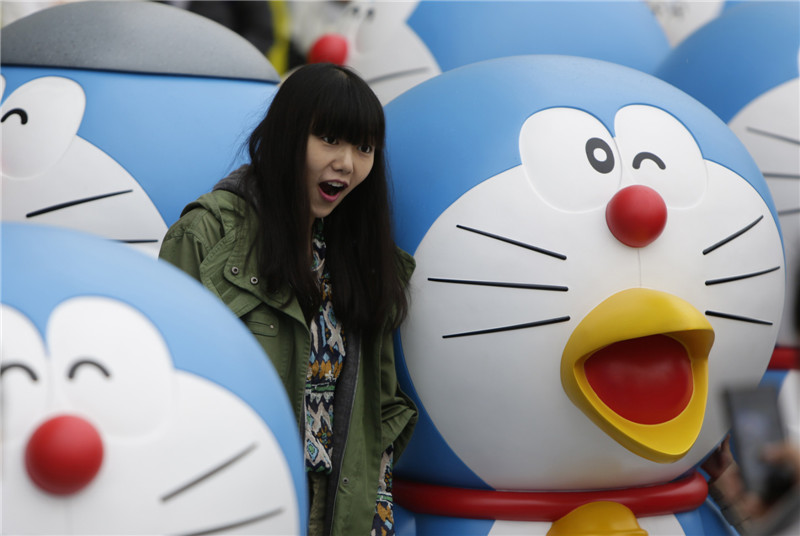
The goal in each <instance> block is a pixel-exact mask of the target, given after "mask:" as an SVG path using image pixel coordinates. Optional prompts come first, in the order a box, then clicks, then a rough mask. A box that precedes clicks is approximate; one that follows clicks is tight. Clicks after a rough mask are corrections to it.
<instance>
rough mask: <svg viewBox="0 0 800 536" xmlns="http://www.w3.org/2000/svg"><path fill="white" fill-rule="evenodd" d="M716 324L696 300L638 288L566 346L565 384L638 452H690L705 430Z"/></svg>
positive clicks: (666, 459)
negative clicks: (710, 354)
mask: <svg viewBox="0 0 800 536" xmlns="http://www.w3.org/2000/svg"><path fill="white" fill-rule="evenodd" d="M713 342H714V330H713V329H712V327H711V324H709V322H708V320H707V319H706V318H705V316H704V315H703V314H702V313H701V312H700V311H698V310H697V309H695V308H694V307H693V306H692V305H690V304H689V303H688V302H686V301H684V300H682V299H681V298H678V297H677V296H674V295H672V294H668V293H665V292H661V291H657V290H651V289H644V288H635V289H629V290H624V291H622V292H619V293H617V294H615V295H613V296H611V297H610V298H608V299H606V300H605V301H603V302H602V303H600V304H599V305H598V306H597V307H595V308H594V309H592V311H590V312H589V314H587V315H586V317H585V318H584V319H583V320H582V321H581V322H580V324H578V326H577V327H576V328H575V330H574V331H573V332H572V335H571V336H570V338H569V340H568V341H567V344H566V346H565V348H564V352H563V354H562V359H561V383H562V386H563V388H564V391H565V392H566V393H567V396H569V398H570V400H572V402H573V404H575V405H576V406H577V407H578V408H579V409H581V411H583V412H584V413H585V414H586V415H587V416H588V417H589V418H590V419H591V420H592V421H593V422H594V423H595V424H596V425H597V426H599V427H600V428H601V429H602V430H603V431H605V432H606V433H607V434H608V435H609V436H611V437H612V438H613V439H614V440H616V441H617V442H618V443H620V444H621V445H622V446H624V447H625V448H627V449H628V450H630V451H631V452H633V453H635V454H637V455H639V456H641V457H643V458H647V459H649V460H652V461H654V462H658V463H671V462H674V461H676V460H679V459H680V458H682V457H683V456H684V455H685V454H686V453H687V452H688V451H689V449H690V448H691V447H692V445H693V444H694V442H695V441H696V439H697V437H698V435H699V434H700V428H701V427H702V425H703V418H704V415H705V408H706V400H707V397H708V354H709V352H710V351H711V346H712V345H713Z"/></svg>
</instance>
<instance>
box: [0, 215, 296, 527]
mask: <svg viewBox="0 0 800 536" xmlns="http://www.w3.org/2000/svg"><path fill="white" fill-rule="evenodd" d="M2 273H3V278H2V288H1V290H2V303H0V309H2V315H1V316H0V318H1V319H2V333H3V338H2V369H1V371H2V389H3V408H2V411H3V415H2V417H3V438H2V441H3V445H2V446H3V448H2V454H3V460H2V462H3V512H2V515H3V528H4V529H5V530H8V531H9V533H15V534H121V533H137V534H189V533H191V534H195V533H205V532H206V531H209V532H220V533H224V532H227V531H228V530H233V529H234V528H235V527H240V526H241V527H245V528H246V529H247V530H250V531H256V532H258V533H260V534H305V512H306V500H307V499H306V492H305V474H304V470H303V461H302V451H301V446H300V443H299V434H298V432H297V425H296V421H295V419H294V416H293V413H292V410H291V408H290V406H289V402H288V399H287V397H286V394H285V392H284V390H283V386H282V383H281V381H280V379H279V377H278V375H277V374H276V372H275V371H274V369H273V368H272V365H271V363H270V361H269V359H268V357H267V356H266V355H264V353H263V350H261V347H260V346H259V345H258V343H257V342H256V341H255V340H254V339H253V338H252V336H251V335H250V333H249V332H248V331H247V329H246V328H245V327H244V326H243V325H242V324H241V322H239V321H238V320H237V319H236V318H235V316H233V315H232V314H231V313H230V311H228V310H227V308H226V307H225V306H224V305H222V303H221V302H219V300H216V299H215V298H214V297H213V296H211V295H210V294H209V293H208V292H206V291H205V290H204V289H203V288H202V286H200V285H199V283H197V282H196V281H194V280H193V279H191V278H189V277H188V276H186V275H185V274H183V273H182V272H180V271H179V270H177V269H175V268H174V267H172V266H171V265H168V264H167V263H162V262H160V261H156V260H154V259H151V258H148V257H147V256H144V255H142V254H140V253H138V252H136V251H133V250H132V249H130V248H128V247H126V246H123V245H121V244H115V243H113V242H110V241H108V240H105V239H101V238H98V237H95V236H92V235H88V234H83V233H78V232H75V231H72V230H67V229H63V228H56V227H46V226H40V225H35V224H17V223H3V224H2ZM65 430H66V434H67V435H66V436H59V433H61V432H63V431H65ZM59 452H60V453H63V452H71V454H70V455H69V456H66V457H61V456H56V455H55V453H59Z"/></svg>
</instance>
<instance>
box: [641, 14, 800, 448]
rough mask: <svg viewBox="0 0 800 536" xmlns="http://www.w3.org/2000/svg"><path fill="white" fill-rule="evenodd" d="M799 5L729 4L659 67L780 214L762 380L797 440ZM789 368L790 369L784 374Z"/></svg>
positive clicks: (799, 363) (799, 386)
mask: <svg viewBox="0 0 800 536" xmlns="http://www.w3.org/2000/svg"><path fill="white" fill-rule="evenodd" d="M799 66H800V3H798V2H754V3H745V4H734V5H733V6H731V7H730V8H728V9H726V10H725V11H724V12H723V14H722V15H721V16H720V17H719V18H718V19H716V20H715V21H714V22H713V23H711V24H709V25H707V26H706V27H704V28H702V29H700V30H699V31H698V32H697V33H696V34H695V35H694V36H692V37H691V38H690V39H689V40H687V41H686V42H685V43H684V44H683V45H681V46H680V47H678V48H676V49H675V50H674V51H673V52H672V53H671V54H670V55H669V56H667V58H666V59H665V60H664V63H663V64H662V66H661V67H660V68H659V69H658V70H657V71H656V74H657V76H659V77H660V78H663V79H664V80H666V81H667V82H669V83H671V84H673V85H675V86H677V87H679V88H681V89H683V90H684V91H686V92H687V93H689V94H690V95H692V96H693V97H695V98H696V99H698V100H699V101H701V102H702V103H703V104H705V105H706V106H708V107H709V108H710V109H711V110H713V111H714V112H715V113H716V114H717V115H718V116H719V117H720V118H721V119H722V120H723V121H725V122H726V123H727V124H728V126H729V127H730V128H731V130H733V132H735V133H736V135H737V136H738V137H739V139H741V140H742V142H743V143H744V144H745V146H746V147H747V150H748V151H749V152H750V154H751V155H752V156H753V158H754V160H755V161H756V163H757V164H758V166H759V168H760V169H761V172H762V173H763V174H764V178H765V179H766V181H767V185H768V186H769V188H770V191H771V193H772V197H773V199H774V200H775V205H776V207H777V210H778V216H779V218H780V224H781V230H782V232H783V236H784V248H785V253H786V274H787V292H786V302H785V306H784V310H783V320H782V322H781V328H780V331H779V332H778V341H777V347H776V350H775V358H774V359H773V363H772V365H771V367H770V368H772V369H775V370H771V371H770V372H769V374H768V376H767V377H766V378H765V380H766V381H770V382H774V383H778V384H780V385H781V386H782V389H781V394H780V397H781V399H780V402H781V409H782V410H783V412H784V418H785V421H786V424H787V427H788V428H789V432H790V434H791V437H792V439H793V440H794V441H795V442H797V441H798V440H800V378H798V375H797V374H798V373H797V368H798V366H800V331H798V328H797V326H798V325H799V324H800V319H798V318H797V314H798V312H797V311H798V299H799V298H800V295H799V293H800V289H799V288H798V286H799V285H800V78H798V67H799ZM787 369H794V370H793V371H790V372H788V374H787Z"/></svg>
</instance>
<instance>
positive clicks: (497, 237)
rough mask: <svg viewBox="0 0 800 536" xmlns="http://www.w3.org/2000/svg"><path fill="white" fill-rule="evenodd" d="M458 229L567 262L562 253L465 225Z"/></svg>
mask: <svg viewBox="0 0 800 536" xmlns="http://www.w3.org/2000/svg"><path fill="white" fill-rule="evenodd" d="M456 227H457V228H459V229H463V230H464V231H469V232H471V233H475V234H479V235H482V236H486V237H489V238H493V239H495V240H500V241H501V242H506V243H507V244H511V245H514V246H519V247H521V248H525V249H529V250H531V251H535V252H536V253H543V254H544V255H549V256H551V257H555V258H556V259H560V260H562V261H565V260H567V256H566V255H562V254H561V253H555V252H553V251H548V250H546V249H542V248H539V247H536V246H532V245H530V244H526V243H524V242H518V241H517V240H512V239H511V238H506V237H504V236H500V235H496V234H492V233H487V232H486V231H479V230H478V229H473V228H471V227H467V226H465V225H456Z"/></svg>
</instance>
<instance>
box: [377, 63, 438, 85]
mask: <svg viewBox="0 0 800 536" xmlns="http://www.w3.org/2000/svg"><path fill="white" fill-rule="evenodd" d="M428 71H429V69H428V68H427V67H418V68H416V69H406V70H405V71H397V72H394V73H389V74H384V75H382V76H376V77H375V78H370V79H369V80H367V83H368V84H375V83H377V82H386V81H387V80H393V79H395V78H401V77H403V76H411V75H412V74H419V73H425V72H428Z"/></svg>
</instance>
